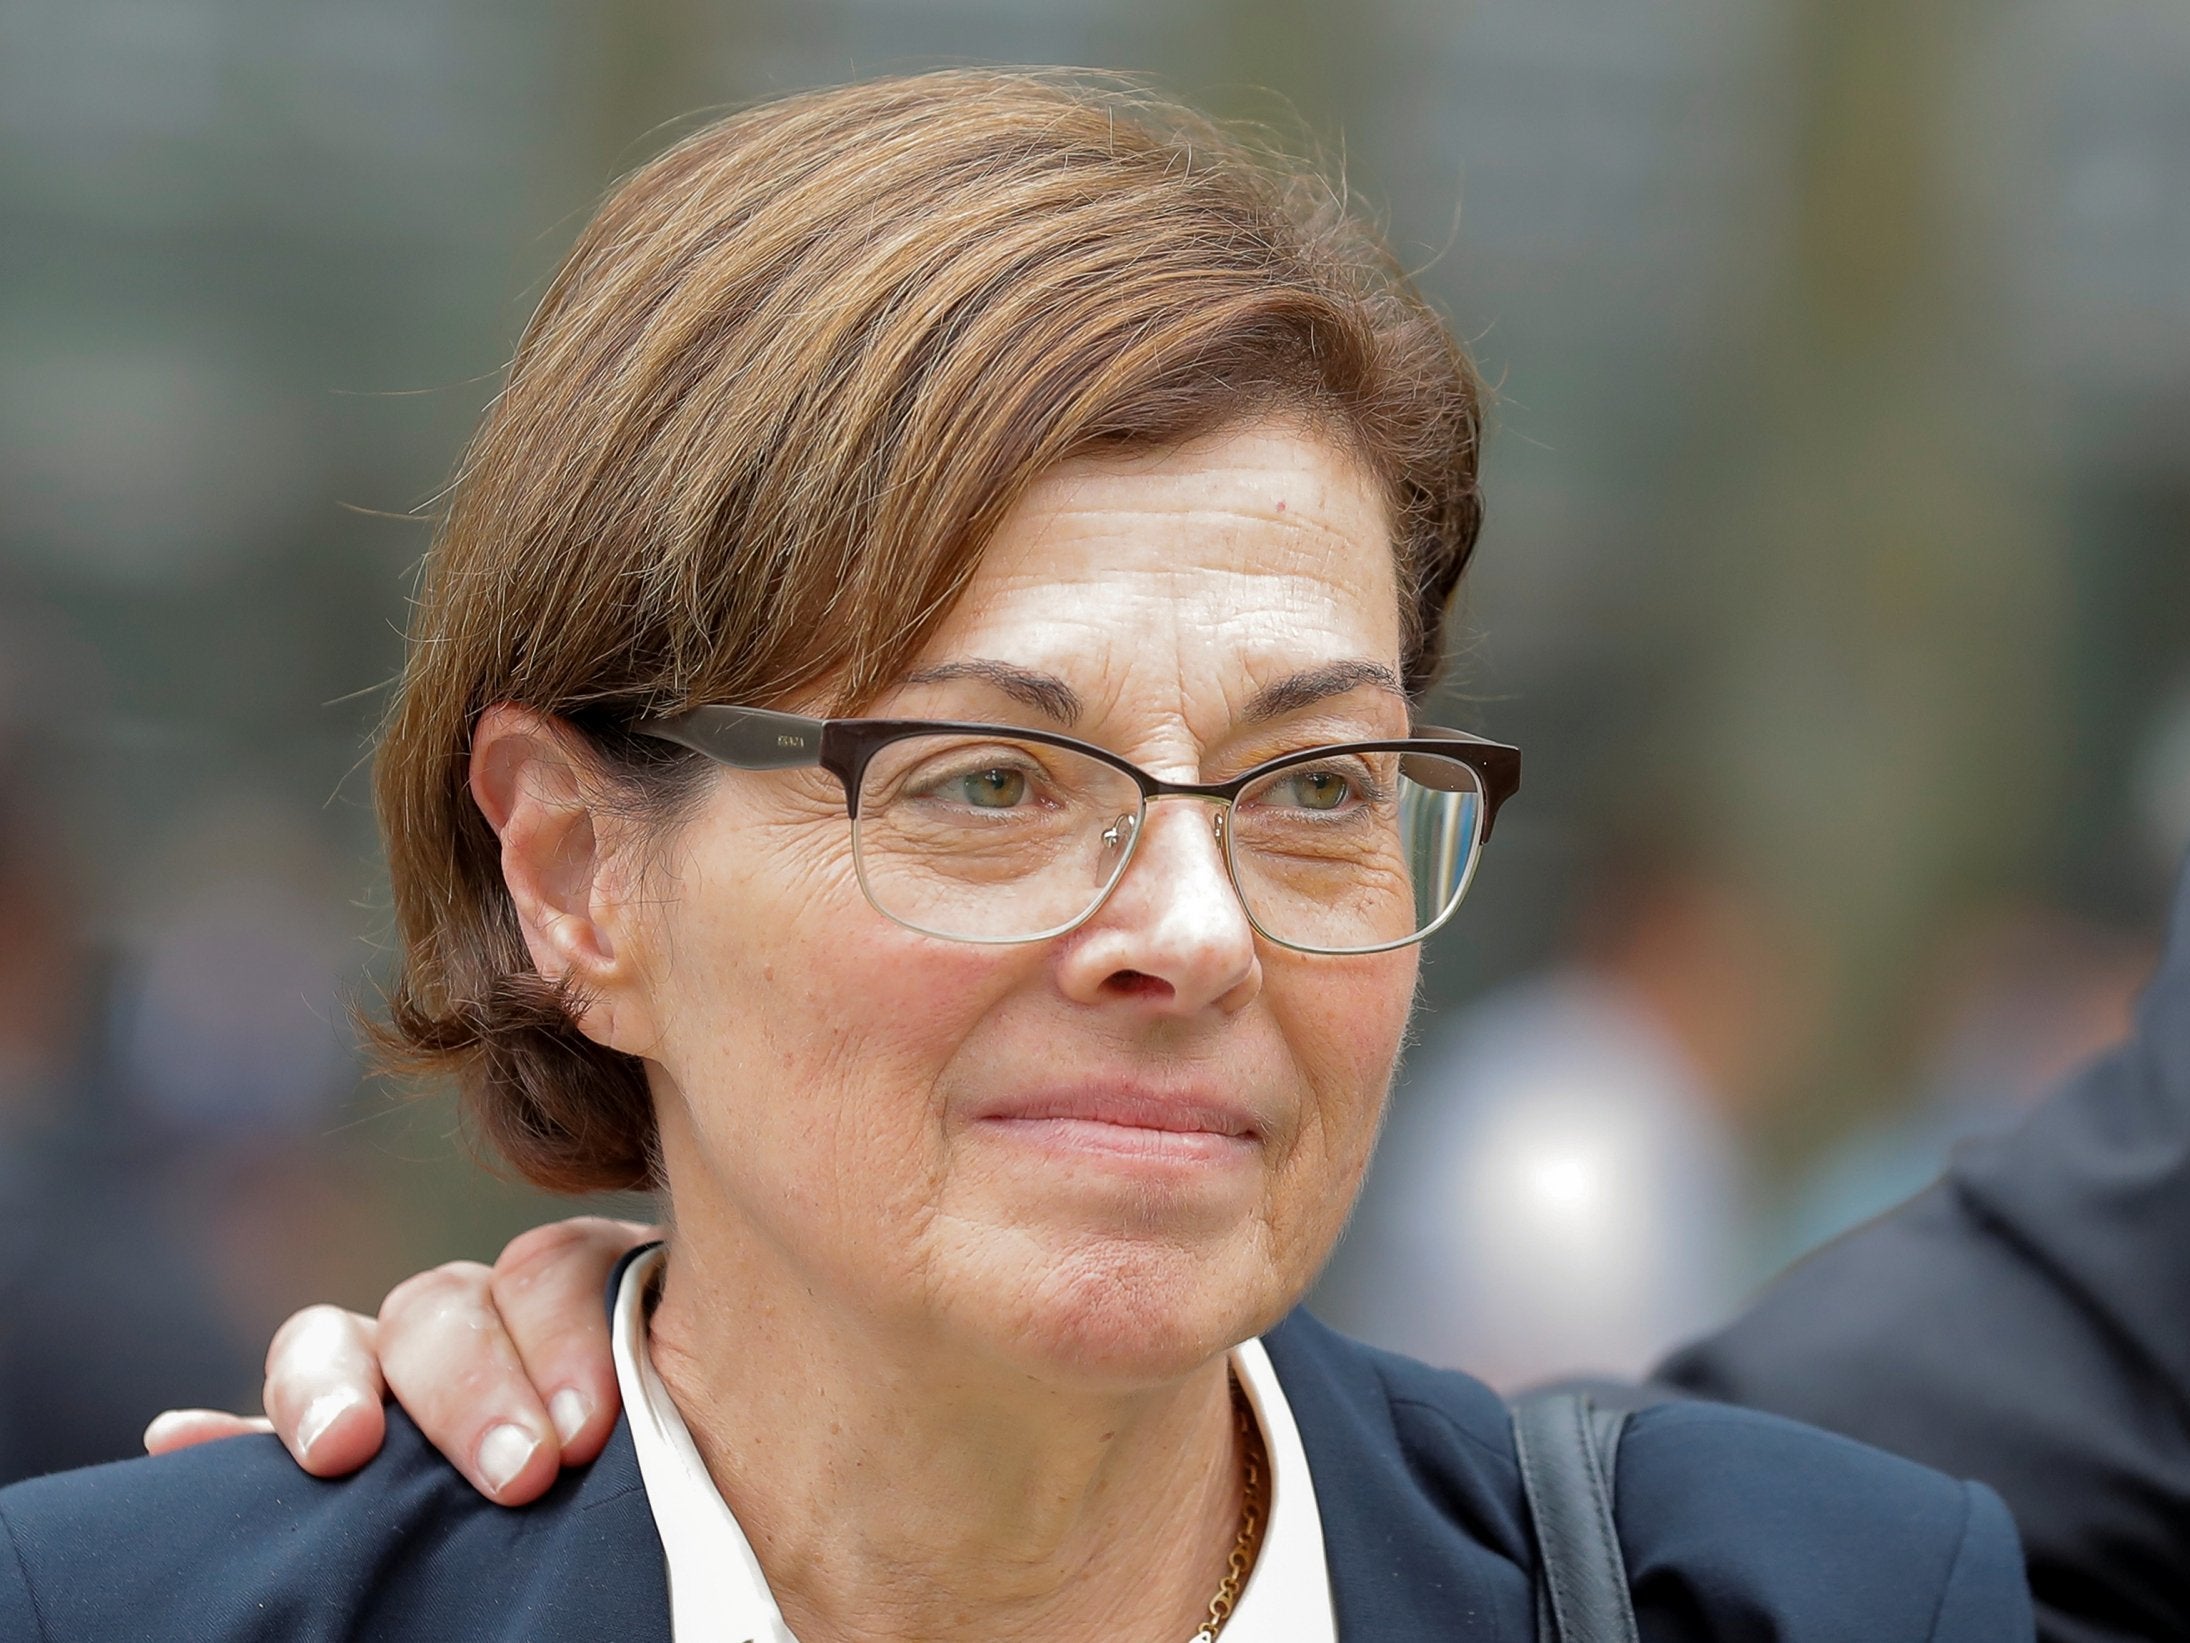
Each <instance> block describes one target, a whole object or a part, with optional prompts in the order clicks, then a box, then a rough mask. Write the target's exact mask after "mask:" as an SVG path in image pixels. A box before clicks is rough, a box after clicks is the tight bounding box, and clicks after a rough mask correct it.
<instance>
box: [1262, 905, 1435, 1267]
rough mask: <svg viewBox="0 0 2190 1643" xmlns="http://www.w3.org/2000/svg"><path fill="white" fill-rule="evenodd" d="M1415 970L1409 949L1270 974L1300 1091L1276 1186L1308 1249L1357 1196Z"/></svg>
mask: <svg viewBox="0 0 2190 1643" xmlns="http://www.w3.org/2000/svg"><path fill="white" fill-rule="evenodd" d="M1418 969H1419V955H1418V952H1417V950H1416V949H1414V948H1411V947H1410V948H1404V949H1402V950H1400V951H1398V952H1395V953H1375V954H1369V955H1366V956H1364V957H1362V958H1357V959H1335V958H1314V959H1307V960H1305V961H1304V962H1303V963H1301V964H1299V965H1298V966H1295V965H1291V964H1288V965H1285V966H1284V967H1283V969H1282V970H1278V971H1274V972H1273V973H1272V974H1271V975H1270V977H1269V984H1270V986H1271V991H1272V994H1273V1004H1274V1005H1276V1007H1277V1013H1278V1016H1279V1020H1280V1022H1281V1025H1282V1029H1283V1031H1284V1033H1285V1036H1286V1040H1287V1044H1288V1046H1289V1048H1290V1050H1291V1052H1292V1055H1293V1058H1294V1061H1295V1064H1296V1065H1297V1066H1299V1067H1300V1069H1301V1071H1302V1076H1303V1082H1304V1084H1305V1086H1306V1095H1307V1101H1306V1105H1305V1107H1304V1109H1303V1113H1302V1120H1303V1122H1302V1127H1301V1134H1300V1136H1299V1138H1298V1141H1297V1143H1296V1146H1295V1149H1294V1152H1295V1159H1294V1167H1293V1168H1292V1169H1289V1170H1287V1171H1285V1172H1284V1180H1285V1183H1286V1185H1287V1187H1289V1188H1290V1191H1291V1193H1292V1194H1293V1195H1296V1199H1297V1201H1296V1202H1295V1203H1294V1204H1293V1205H1292V1206H1291V1209H1292V1211H1293V1212H1294V1214H1295V1216H1296V1217H1297V1224H1298V1225H1300V1226H1301V1228H1302V1230H1303V1233H1304V1239H1305V1241H1307V1242H1310V1243H1315V1242H1327V1241H1328V1239H1331V1238H1335V1237H1336V1236H1337V1233H1338V1228H1339V1226H1340V1225H1341V1224H1342V1223H1343V1221H1344V1220H1345V1217H1346V1214H1347V1212H1348V1211H1349V1210H1350V1209H1351V1208H1352V1205H1353V1199H1354V1195H1355V1193H1356V1192H1358V1191H1359V1190H1360V1186H1361V1181H1362V1177H1363V1175H1364V1174H1365V1173H1366V1170H1367V1167H1368V1161H1369V1154H1370V1153H1371V1151H1372V1150H1374V1148H1375V1145H1376V1136H1377V1128H1378V1125H1379V1124H1380V1123H1381V1121H1382V1119H1383V1114H1384V1099H1385V1096H1386V1094H1387V1093H1388V1092H1389V1090H1390V1087H1391V1079H1392V1070H1393V1068H1394V1067H1395V1066H1396V1065H1397V1063H1398V1059H1399V1049H1400V1043H1401V1041H1402V1039H1403V1038H1404V1036H1405V1034H1406V1029H1407V1018H1408V1016H1409V1014H1410V1013H1411V1011H1412V1009H1413V1005H1414V990H1415V979H1416V975H1417V973H1418ZM1314 1258H1316V1259H1320V1255H1316V1256H1315V1257H1314Z"/></svg>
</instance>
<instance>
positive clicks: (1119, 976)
mask: <svg viewBox="0 0 2190 1643" xmlns="http://www.w3.org/2000/svg"><path fill="white" fill-rule="evenodd" d="M1103 986H1104V988H1105V989H1106V990H1108V991H1110V992H1113V993H1119V994H1122V995H1123V996H1125V997H1127V998H1163V997H1168V996H1169V995H1170V993H1171V983H1170V982H1168V981H1166V980H1164V979H1163V977H1161V976H1152V975H1150V974H1149V973H1148V972H1147V971H1145V970H1119V971H1117V972H1116V973H1115V974H1113V975H1111V976H1110V977H1109V978H1108V979H1107V980H1105V981H1104V982H1103Z"/></svg>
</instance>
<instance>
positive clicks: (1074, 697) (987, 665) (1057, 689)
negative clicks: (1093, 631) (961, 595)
mask: <svg viewBox="0 0 2190 1643" xmlns="http://www.w3.org/2000/svg"><path fill="white" fill-rule="evenodd" d="M952 679H975V680H978V681H979V682H980V683H982V684H985V685H989V686H991V687H993V688H994V689H995V690H997V691H998V692H999V693H1001V694H1002V695H1005V696H1008V697H1010V698H1011V699H1012V700H1013V701H1015V702H1017V703H1018V704H1019V705H1020V706H1022V707H1031V708H1032V709H1034V711H1035V712H1037V713H1039V714H1041V715H1042V716H1043V717H1045V718H1048V719H1054V720H1055V721H1056V722H1057V723H1059V724H1061V725H1069V724H1077V723H1079V720H1080V713H1081V711H1082V710H1081V705H1080V695H1079V692H1078V691H1076V690H1074V689H1073V688H1072V687H1071V686H1070V685H1068V684H1066V683H1065V682H1064V680H1062V679H1060V678H1058V677H1057V675H1056V674H1054V673H1037V672H1035V671H1034V669H1032V668H1026V667H1016V666H1014V665H1013V664H1012V663H1010V662H991V661H987V660H978V661H970V662H938V663H937V664H936V665H935V666H934V667H924V668H922V669H920V670H919V671H918V672H917V673H912V674H908V675H907V676H906V678H905V683H907V684H908V685H935V684H943V683H945V682H947V681H949V680H952Z"/></svg>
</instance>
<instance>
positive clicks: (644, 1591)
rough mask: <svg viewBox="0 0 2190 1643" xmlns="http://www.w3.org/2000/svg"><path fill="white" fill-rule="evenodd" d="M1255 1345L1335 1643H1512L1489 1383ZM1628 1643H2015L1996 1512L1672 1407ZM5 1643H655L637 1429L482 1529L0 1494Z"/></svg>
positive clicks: (399, 1421)
mask: <svg viewBox="0 0 2190 1643" xmlns="http://www.w3.org/2000/svg"><path fill="white" fill-rule="evenodd" d="M1266 1341H1267V1344H1268V1347H1269V1352H1270V1358H1271V1362H1272V1363H1273V1364H1274V1365H1275V1367H1276V1369H1277V1373H1278V1378H1279V1381H1280V1382H1281V1384H1282V1385H1283V1386H1284V1388H1285V1395H1286V1397H1287V1399H1288V1401H1289V1402H1290V1403H1291V1405H1292V1410H1293V1415H1294V1418H1295V1420H1296V1421H1297V1423H1298V1425H1299V1428H1300V1436H1301V1442H1302V1443H1303V1445H1304V1446H1305V1447H1306V1450H1307V1454H1308V1463H1309V1469H1310V1471H1311V1472H1312V1473H1313V1475H1314V1478H1315V1489H1316V1499H1317V1503H1318V1505H1319V1507H1320V1509H1321V1512H1322V1517H1323V1535H1324V1542H1325V1548H1326V1555H1327V1556H1328V1558H1329V1560H1330V1568H1331V1591H1332V1597H1333V1600H1334V1602H1335V1604H1336V1607H1337V1611H1338V1630H1339V1636H1340V1638H1341V1640H1342V1643H1386V1640H1389V1643H1427V1640H1430V1639H1451V1640H1456V1643H1459V1640H1464V1643H1478V1640H1479V1643H1529V1640H1530V1639H1531V1638H1532V1637H1533V1632H1532V1629H1531V1627H1532V1620H1531V1614H1532V1610H1531V1602H1530V1570H1531V1566H1532V1550H1531V1544H1530V1538H1529V1533H1528V1529H1527V1527H1526V1522H1525V1519H1524V1516H1523V1513H1522V1508H1521V1501H1520V1482H1519V1474H1518V1472H1517V1471H1516V1469H1515V1466H1514V1458H1513V1446H1512V1441H1511V1438H1510V1436H1509V1433H1508V1427H1507V1424H1506V1412H1505V1408H1504V1406H1503V1405H1502V1404H1501V1403H1500V1401H1499V1400H1498V1398H1497V1397H1496V1396H1495V1395H1494V1394H1492V1393H1491V1392H1490V1391H1489V1390H1488V1389H1487V1388H1485V1387H1484V1386H1482V1385H1481V1384H1480V1383H1478V1382H1476V1381H1473V1380H1470V1379H1468V1378H1467V1377H1466V1376H1463V1375H1455V1374H1450V1373H1446V1372H1444V1371H1440V1370H1434V1369H1429V1368H1426V1367H1424V1366H1423V1365H1421V1364H1417V1363H1413V1362H1411V1361H1409V1360H1407V1359H1403V1358H1397V1357H1393V1356H1390V1355H1388V1354H1385V1353H1381V1352H1376V1351H1373V1350H1371V1349H1370V1348H1368V1347H1365V1346H1362V1345H1359V1344H1358V1343H1356V1342H1353V1341H1350V1340H1347V1339H1345V1338H1344V1337H1342V1336H1339V1335H1335V1334H1333V1333H1332V1332H1331V1331H1329V1330H1328V1329H1325V1328H1324V1327H1323V1326H1322V1325H1321V1324H1319V1323H1317V1322H1315V1321H1314V1320H1313V1319H1312V1318H1309V1317H1308V1316H1306V1315H1305V1314H1301V1313H1296V1314H1294V1315H1293V1316H1292V1317H1291V1318H1289V1319H1287V1320H1286V1321H1285V1322H1284V1323H1283V1324H1281V1325H1280V1326H1279V1327H1278V1328H1277V1329H1275V1330H1273V1331H1272V1332H1271V1333H1270V1334H1269V1335H1268V1336H1267V1337H1266ZM1617 1495H1618V1499H1617V1505H1618V1515H1619V1522H1620V1538H1621V1541H1622V1543H1623V1545H1624V1546H1625V1549H1626V1553H1627V1560H1628V1569H1629V1573H1630V1575H1631V1577H1632V1578H1633V1581H1634V1586H1635V1595H1636V1604H1637V1610H1638V1615H1639V1619H1640V1622H1641V1631H1642V1637H1643V1640H1644V1643H2022V1640H2025V1639H2028V1638H2030V1637H2031V1636H2032V1624H2031V1613H2030V1606H2029V1599H2028V1596H2027V1593H2026V1590H2025V1587H2024V1581H2023V1569H2022V1558H2021V1553H2020V1550H2019V1548H2018V1546H2017V1543H2016V1538H2015V1530H2014V1527H2013V1525H2012V1524H2011V1523H2010V1521H2009V1519H2008V1515H2007V1512H2006V1509H2005V1508H2004V1507H2002V1506H2001V1504H2000V1502H1999V1500H1998V1499H1997V1497H1995V1496H1994V1495H1993V1494H1992V1493H1991V1492H1990V1491H1988V1490H1986V1489H1984V1488H1983V1487H1981V1486H1979V1485H1974V1484H1966V1483H1956V1482H1954V1481H1953V1480H1951V1479H1949V1478H1947V1477H1945V1476H1943V1475H1941V1474H1940V1473H1937V1472H1932V1471H1929V1470H1927V1469H1925V1468H1924V1467H1921V1466H1918V1465H1916V1464H1915V1463H1914V1462H1911V1461H1905V1460H1900V1459H1897V1458H1895V1457H1893V1456H1890V1455H1887V1454H1885V1453H1883V1452H1881V1451H1879V1450H1875V1449H1870V1448H1866V1447H1864V1446H1863V1445H1861V1444H1858V1443H1855V1442H1853V1441H1852V1440H1850V1439H1847V1438H1842V1437H1836V1436H1833V1435H1830V1434H1828V1433H1825V1432H1820V1431H1817V1430H1815V1429H1813V1428H1809V1427H1804V1426H1798V1425H1795V1424H1794V1423H1792V1422H1789V1421H1785V1420H1781V1419H1779V1418H1777V1417H1775V1416H1770V1415H1759V1414H1755V1413H1751V1412H1748V1411H1743V1410H1735V1409H1727V1408H1721V1407H1717V1406H1714V1405H1710V1404H1702V1403H1694V1404H1684V1403H1675V1404H1665V1405H1660V1406H1658V1407H1654V1408H1651V1409H1647V1410H1644V1411H1643V1412H1642V1413H1640V1414H1638V1415H1637V1416H1635V1417H1634V1420H1633V1423H1632V1425H1631V1426H1630V1427H1629V1430H1628V1436H1627V1439H1626V1442H1625V1444H1624V1445H1623V1447H1622V1449H1621V1453H1620V1460H1619V1471H1618V1483H1617ZM0 1532H4V1534H5V1538H6V1541H7V1545H6V1547H5V1548H4V1549H0V1640H5V1643H33V1640H35V1643H124V1640H127V1643H182V1640H189V1643H213V1640H218V1643H336V1640H338V1639H339V1640H345V1643H352V1640H355V1643H364V1640H374V1643H413V1640H416V1643H453V1640H467V1643H601V1640H603V1639H610V1638H613V1639H619V1640H632V1643H667V1639H668V1638H669V1601H668V1590H667V1584H666V1581H665V1577H664V1573H663V1564H662V1549H661V1543H660V1541H659V1540H658V1539H657V1538H656V1535H655V1532H654V1522H653V1518H652V1515H651V1513H650V1511H649V1509H648V1505H647V1499H646V1491H645V1489H644V1487H643V1486H642V1485H641V1483H640V1481H639V1469H638V1462H637V1458H636V1456H635V1454H634V1452H633V1450H632V1445H631V1435H630V1430H629V1427H628V1426H627V1425H621V1424H620V1425H619V1426H618V1428H617V1431H616V1435H615V1437H614V1438H613V1440H612V1441H611V1442H610V1444H609V1446H608V1448H607V1450H606V1451H605V1452H604V1453H603V1454H602V1456H601V1458H600V1459H599V1460H597V1461H595V1462H594V1463H593V1465H591V1466H590V1467H586V1468H584V1469H582V1470H574V1471H572V1472H569V1473H567V1474H565V1476H564V1477H563V1479H562V1481H561V1482H560V1483H558V1484H557V1485H556V1487H555V1488H554V1489H553V1490H552V1491H551V1492H550V1493H549V1494H548V1495H547V1496H546V1497H545V1498H543V1499H542V1500H541V1501H539V1502H538V1503H536V1504H534V1505H532V1506H530V1507H526V1508H523V1509H521V1510H516V1511H509V1510H505V1509H503V1508H500V1507H497V1506H492V1505H489V1504H488V1503H487V1502H486V1501H484V1500H482V1499H481V1498H480V1497H479V1496H478V1495H476V1494H474V1493H473V1492H472V1490H471V1487H470V1485H468V1484H467V1483H465V1482H464V1480H463V1479H462V1478H461V1477H460V1476H458V1474H457V1473H456V1472H455V1471H454V1470H452V1469H451V1468H450V1467H448V1466H447V1465H446V1464H444V1463H443V1462H442V1460H441V1459H440V1457H439V1456H438V1455H436V1454H435V1453H434V1452H433V1450H432V1449H430V1448H429V1447H428V1446H427V1445H426V1443H425V1441H424V1439H423V1438H421V1437H420V1436H419V1433H418V1430H417V1428H415V1427H414V1426H412V1425H411V1424H410V1422H409V1421H408V1420H406V1419H404V1418H403V1417H402V1416H401V1415H400V1414H399V1413H398V1412H396V1411H394V1410H391V1411H390V1412H389V1435H388V1443H387V1446H386V1448H385V1449H384V1450H383V1452H382V1454H381V1456H380V1458H379V1459H377V1460H376V1461H374V1462H373V1464H372V1465H370V1466H368V1467H367V1468H366V1469H365V1470H364V1471H363V1472H361V1473H359V1474H358V1475H357V1476H355V1477H354V1478H350V1479H346V1480H343V1481H339V1482H323V1481H321V1480H319V1479H316V1478H311V1477H308V1476H306V1475H305V1474H304V1473H303V1472H300V1471H299V1470H298V1469H297V1468H296V1467H295V1465H294V1464H292V1463H291V1461H290V1460H289V1457H288V1455H287V1454H286V1453H285V1452H284V1451H283V1450H282V1449H281V1447H280V1446H279V1445H278V1444H277V1443H276V1442H275V1441H274V1440H273V1439H272V1438H235V1439H230V1440H228V1441H225V1442H222V1443H217V1444H211V1445H207V1446H205V1447H202V1448H198V1449H192V1450H187V1451H185V1452H184V1453H182V1454H179V1455H171V1456H166V1457H164V1458H161V1459H158V1460H132V1461H124V1462H121V1463H119V1464H117V1465H113V1466H103V1467H96V1468H93V1469H91V1470H89V1471H83V1472H71V1473H64V1474H61V1475H59V1476H56V1477H50V1478H42V1479H39V1480H37V1481H35V1482H31V1483H24V1484H18V1485H16V1486H15V1487H13V1488H10V1489H7V1490H4V1491H0Z"/></svg>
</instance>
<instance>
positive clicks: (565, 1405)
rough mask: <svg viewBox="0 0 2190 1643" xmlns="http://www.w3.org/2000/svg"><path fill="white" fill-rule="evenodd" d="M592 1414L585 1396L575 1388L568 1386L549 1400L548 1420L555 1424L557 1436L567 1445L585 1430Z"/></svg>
mask: <svg viewBox="0 0 2190 1643" xmlns="http://www.w3.org/2000/svg"><path fill="white" fill-rule="evenodd" d="M592 1413H593V1409H592V1406H591V1405H590V1404H588V1403H587V1402H586V1400H585V1394H584V1393H582V1392H580V1391H579V1390H578V1389H577V1388H576V1387H575V1386H566V1387H564V1388H563V1389H562V1391H560V1392H558V1393H556V1394H555V1396H554V1397H552V1398H550V1399H548V1419H549V1420H551V1421H553V1422H554V1423H555V1435H556V1436H557V1437H558V1438H560V1439H562V1440H563V1442H565V1443H568V1442H570V1441H571V1440H572V1439H573V1438H575V1437H577V1435H578V1434H579V1433H580V1432H582V1431H583V1430H585V1424H586V1419H587V1417H588V1416H590V1415H591V1414H592Z"/></svg>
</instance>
